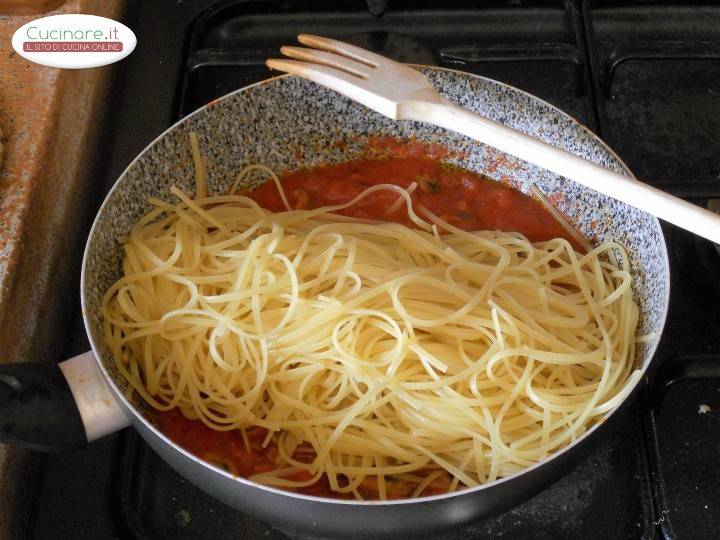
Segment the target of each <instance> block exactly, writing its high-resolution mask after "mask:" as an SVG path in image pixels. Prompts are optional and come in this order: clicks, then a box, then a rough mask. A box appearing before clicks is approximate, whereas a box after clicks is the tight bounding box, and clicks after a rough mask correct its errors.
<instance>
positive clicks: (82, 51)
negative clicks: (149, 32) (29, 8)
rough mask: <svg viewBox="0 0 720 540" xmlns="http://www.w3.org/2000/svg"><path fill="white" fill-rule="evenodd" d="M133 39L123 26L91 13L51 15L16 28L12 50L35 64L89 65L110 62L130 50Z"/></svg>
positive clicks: (132, 45) (61, 66) (132, 47)
mask: <svg viewBox="0 0 720 540" xmlns="http://www.w3.org/2000/svg"><path fill="white" fill-rule="evenodd" d="M136 43H137V39H136V38H135V34H134V33H133V31H132V30H130V29H129V28H128V27H127V26H125V25H124V24H122V23H119V22H117V21H114V20H112V19H107V18H105V17H97V16H95V15H71V14H68V15H52V16H50V17H43V18H42V19H36V20H34V21H31V22H29V23H27V24H25V25H23V26H21V27H20V28H18V29H17V31H16V32H15V34H14V35H13V38H12V46H13V49H15V51H16V52H17V53H18V54H19V55H20V56H22V57H23V58H26V59H27V60H30V61H31V62H35V63H38V64H42V65H45V66H50V67H59V68H70V69H80V68H90V67H97V66H104V65H107V64H112V63H113V62H117V61H118V60H122V59H123V58H125V57H126V56H127V55H128V54H130V53H131V52H133V49H135V45H136Z"/></svg>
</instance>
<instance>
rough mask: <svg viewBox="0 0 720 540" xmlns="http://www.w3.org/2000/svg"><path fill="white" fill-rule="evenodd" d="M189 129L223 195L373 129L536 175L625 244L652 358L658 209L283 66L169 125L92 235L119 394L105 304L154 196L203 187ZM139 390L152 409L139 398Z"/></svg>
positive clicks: (552, 124) (87, 287)
mask: <svg viewBox="0 0 720 540" xmlns="http://www.w3.org/2000/svg"><path fill="white" fill-rule="evenodd" d="M421 69H422V71H424V72H425V73H426V74H427V75H428V76H429V78H430V79H431V81H432V83H433V84H434V85H435V86H436V87H437V88H438V90H440V91H441V93H443V94H444V95H445V97H447V98H448V99H450V100H452V101H454V102H456V103H459V104H461V105H462V106H464V107H466V108H468V109H470V110H473V111H476V112H478V113H480V114H482V115H484V116H487V117H489V118H492V119H495V120H498V121H501V122H503V123H505V124H507V125H509V126H511V127H513V128H516V129H518V130H521V131H523V132H525V133H528V134H531V135H533V136H536V137H539V138H541V139H543V140H545V141H546V142H549V143H551V144H555V145H556V146H559V147H562V148H565V149H567V150H570V151H572V152H574V153H575V154H578V155H580V156H582V157H584V158H586V159H590V160H592V161H594V162H596V163H599V164H601V165H603V166H606V167H609V168H611V169H613V170H615V171H618V172H621V173H624V174H627V175H630V172H629V171H628V170H627V169H626V168H625V166H624V165H623V164H622V162H620V161H619V159H618V158H617V157H616V156H615V155H614V153H612V151H611V150H609V149H608V148H607V147H606V146H605V145H604V143H602V141H600V140H599V139H598V138H597V137H595V136H594V135H593V134H592V133H590V132H589V131H588V130H587V129H585V128H583V127H582V126H581V125H579V124H578V123H577V122H575V121H574V120H573V119H571V118H570V117H569V116H567V115H565V114H564V113H562V112H560V111H558V110H557V109H555V108H554V107H552V106H551V105H549V104H547V103H545V102H543V101H541V100H539V99H537V98H534V97H533V96H530V95H528V94H526V93H524V92H521V91H519V90H517V89H514V88H511V87H508V86H505V85H503V84H501V83H498V82H495V81H491V80H489V79H484V78H480V77H476V76H473V75H469V74H465V73H461V72H455V71H450V70H444V69H440V68H421ZM190 132H195V133H197V135H198V138H199V141H200V146H201V151H202V153H203V155H205V156H207V159H208V165H207V171H208V178H207V183H208V190H209V192H210V193H214V194H219V193H224V192H226V191H227V190H228V189H229V187H230V186H231V185H232V183H233V182H234V181H235V176H236V174H237V172H238V171H239V170H240V169H241V168H242V167H243V166H245V165H248V164H252V163H262V164H264V165H267V166H269V167H270V168H272V169H273V170H275V171H277V172H280V171H283V170H288V169H297V168H303V167H312V166H317V165H320V164H324V163H337V162H342V161H348V160H351V159H353V158H356V157H358V156H359V155H360V154H361V152H362V151H363V149H364V148H365V146H366V143H367V140H368V137H373V136H394V137H402V138H409V137H415V138H417V139H419V140H422V141H428V142H434V143H440V144H442V145H444V146H446V147H448V148H450V149H451V150H453V156H451V157H450V158H448V160H449V161H451V162H453V163H455V164H457V165H459V166H461V167H464V168H467V169H471V170H474V171H478V172H482V173H485V174H487V175H488V176H490V177H491V178H493V179H495V180H497V181H502V182H508V183H511V184H512V185H513V186H514V187H517V188H518V189H520V190H521V191H523V192H528V190H529V187H530V186H531V185H532V184H535V185H536V186H537V187H538V188H539V189H540V190H541V191H542V192H543V193H545V194H546V195H548V196H549V198H550V200H551V201H552V202H553V204H555V205H556V206H557V207H558V208H559V209H560V211H561V212H562V213H563V214H564V215H565V216H567V217H568V219H569V220H570V222H571V223H573V224H574V225H575V226H576V228H577V229H578V230H579V231H580V232H582V233H583V234H584V235H585V236H586V237H588V238H592V239H597V240H600V241H605V240H614V241H617V242H619V243H620V244H622V245H624V246H625V247H626V249H627V250H628V252H629V253H630V258H631V260H630V266H631V272H632V274H633V277H634V280H635V295H636V300H637V301H638V303H639V306H640V328H639V333H641V334H649V333H654V337H653V338H652V339H650V340H649V341H647V342H645V343H641V344H638V351H637V361H638V362H639V365H641V366H643V367H646V366H647V364H648V363H649V361H650V359H651V357H652V354H653V352H654V350H655V347H656V345H657V341H658V340H659V337H660V332H661V330H662V326H663V324H664V319H665V314H666V311H667V302H668V294H669V291H668V287H669V276H668V265H667V252H666V247H665V242H664V239H663V237H662V232H661V230H660V226H659V223H658V221H657V219H655V218H653V217H652V216H650V215H648V214H645V213H644V212H641V211H639V210H636V209H634V208H632V207H630V206H627V205H625V204H623V203H620V202H618V201H615V200H613V199H611V198H609V197H606V196H604V195H601V194H599V193H596V192H593V191H591V190H588V189H587V188H584V187H583V186H580V185H579V184H576V183H574V182H572V181H569V180H565V179H563V178H561V177H558V176H557V175H555V174H554V173H551V172H548V171H545V170H541V169H539V168H537V167H534V166H532V165H530V164H527V163H525V162H522V161H520V160H518V159H516V158H514V157H512V156H508V155H506V154H502V153H499V152H497V151H496V150H494V149H493V148H491V147H488V146H485V145H482V144H480V143H477V142H475V141H472V140H470V139H468V138H466V137H464V136H461V135H458V134H455V133H452V132H448V131H445V130H443V129H440V128H435V127H433V126H429V125H426V124H420V123H416V122H407V121H403V122H396V121H393V120H389V119H387V118H385V117H382V116H380V115H379V114H377V113H374V112H372V111H370V110H368V109H366V108H365V107H363V106H361V105H358V104H356V103H354V102H351V101H350V100H348V99H346V98H344V97H342V96H340V95H338V94H336V93H335V92H332V91H330V90H326V89H324V88H321V87H319V86H317V85H315V84H312V83H309V82H306V81H304V80H301V79H298V78H295V77H279V78H275V79H271V80H269V81H265V82H262V83H258V84H256V85H253V86H250V87H247V88H245V89H242V90H239V91H237V92H235V93H232V94H229V95H228V96H225V97H224V98H222V99H220V100H217V101H215V102H212V103H211V104H209V105H207V106H206V107H204V108H202V109H200V110H198V111H196V112H195V113H193V114H192V115H190V116H188V117H186V118H185V119H183V120H182V121H181V122H179V123H178V124H176V125H175V126H173V127H172V128H170V129H169V130H168V131H166V132H165V133H164V134H162V135H161V136H160V137H158V138H157V139H156V140H155V141H154V142H153V143H151V144H150V146H148V147H147V148H146V149H145V150H144V151H143V153H142V154H141V155H140V156H138V158H137V159H136V160H135V161H133V162H132V163H131V164H130V166H129V167H128V168H127V169H126V170H125V172H124V173H123V174H122V176H121V177H120V178H119V180H118V181H117V183H116V185H115V186H114V188H113V190H112V191H111V192H110V194H109V195H108V197H107V199H106V201H105V203H104V205H103V207H102V208H101V210H100V213H99V214H98V216H97V218H96V222H95V225H94V227H93V231H92V233H91V236H90V239H89V241H88V246H87V250H86V253H85V260H84V269H83V282H82V284H81V287H82V295H83V302H84V316H85V320H86V326H87V328H88V332H89V334H90V338H91V342H92V343H93V347H94V349H95V352H96V354H97V355H98V357H99V359H100V361H101V363H102V365H103V366H104V368H105V369H106V371H107V372H108V373H109V375H110V377H111V379H112V380H113V382H114V384H115V385H116V388H117V390H118V391H119V392H118V393H124V391H125V390H126V383H125V381H124V379H123V378H122V377H120V376H119V374H118V373H117V371H116V370H115V368H114V360H113V358H112V356H111V354H110V352H109V350H108V349H107V347H106V346H105V344H104V338H103V330H102V319H101V316H100V309H99V308H100V305H101V302H102V298H103V295H104V293H105V291H106V290H107V289H108V288H109V287H110V286H111V285H112V283H113V282H115V281H116V280H117V279H118V278H119V277H120V272H121V259H122V243H121V239H122V238H124V237H125V236H126V235H128V233H129V231H130V230H131V228H132V226H133V224H134V223H135V222H136V221H137V220H138V219H139V218H140V217H141V216H142V215H143V214H145V213H146V212H147V211H148V210H149V209H150V205H149V204H148V202H147V199H148V197H158V198H161V199H164V200H172V199H173V196H172V195H171V194H170V187H171V186H173V185H176V186H178V187H179V188H181V189H182V190H184V191H185V192H187V193H193V192H194V180H193V167H192V158H191V151H190V143H189V133H190ZM339 141H342V144H337V143H338V142H339ZM251 181H252V180H251ZM245 187H248V186H245ZM130 401H131V402H132V403H133V405H135V406H136V407H140V408H142V404H140V403H138V402H137V400H136V399H135V398H134V397H131V398H130Z"/></svg>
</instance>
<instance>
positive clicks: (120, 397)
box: [80, 64, 670, 506]
mask: <svg viewBox="0 0 720 540" xmlns="http://www.w3.org/2000/svg"><path fill="white" fill-rule="evenodd" d="M408 65H410V66H412V67H415V68H422V69H426V70H431V71H439V72H451V73H454V74H458V75H460V76H462V77H471V78H474V79H479V80H483V81H487V82H489V83H490V84H491V85H493V84H494V85H497V86H499V87H504V88H508V89H510V90H512V91H514V92H517V93H519V94H521V95H524V96H526V97H528V98H530V99H531V100H532V101H534V102H537V103H541V104H543V105H544V106H546V107H547V108H548V109H550V110H551V111H553V112H554V113H556V114H559V115H561V116H562V117H564V118H565V119H567V120H569V121H570V122H571V123H573V124H575V125H577V126H578V127H579V128H580V129H581V130H582V131H583V132H584V133H585V134H586V135H588V136H589V137H590V138H591V139H594V140H595V141H597V142H598V143H599V144H600V146H601V148H602V149H603V151H605V152H606V153H607V155H609V156H610V157H611V158H613V159H615V160H616V161H617V163H619V164H620V165H621V166H622V168H623V172H624V173H626V174H629V176H630V177H631V178H635V175H634V174H633V173H632V171H631V170H630V168H629V167H628V166H627V164H626V163H625V162H624V161H623V160H622V159H620V157H619V156H618V155H617V153H616V152H615V151H614V150H613V149H612V148H610V147H609V146H608V144H607V143H606V142H605V141H604V140H603V139H601V138H600V137H599V136H598V135H596V134H595V133H593V132H592V131H591V130H590V129H589V128H588V127H587V126H585V125H584V124H583V123H582V122H580V121H579V120H577V119H576V118H574V117H573V116H571V115H570V114H568V113H566V112H565V111H563V110H561V109H559V108H558V107H556V106H555V105H553V104H551V103H549V102H547V101H545V100H543V99H541V98H539V97H537V96H535V95H533V94H530V93H529V92H526V91H524V90H521V89H519V88H516V87H514V86H512V85H509V84H506V83H503V82H500V81H497V80H495V79H491V78H489V77H483V76H481V75H475V74H473V73H468V72H466V71H462V70H458V69H452V68H444V67H438V66H430V65H425V64H408ZM288 77H293V76H292V75H287V74H283V75H277V76H274V77H270V78H268V79H264V80H262V81H258V82H256V83H253V84H250V85H247V86H244V87H242V88H238V89H236V90H233V91H232V92H229V93H227V94H225V95H223V96H221V97H218V98H216V99H214V100H212V101H210V102H208V103H206V104H205V105H203V106H202V107H199V108H197V109H195V110H194V111H192V112H191V113H189V114H188V115H186V116H184V117H182V118H181V119H179V120H178V121H177V122H175V123H173V124H172V125H171V126H169V127H168V128H167V129H165V130H164V131H163V132H162V133H160V134H159V135H158V136H157V137H155V138H154V139H153V140H152V141H151V142H150V143H148V144H147V145H146V146H145V148H143V150H142V151H141V152H140V153H139V154H138V155H137V156H135V158H134V159H133V160H132V161H131V162H130V163H129V164H128V165H127V167H125V169H124V170H123V172H122V173H121V174H120V175H119V176H118V178H117V180H115V182H114V183H113V185H112V187H111V188H110V190H109V191H108V193H107V195H106V196H105V199H104V200H103V202H102V204H101V205H100V207H99V208H98V211H97V214H96V215H95V219H94V220H93V224H92V227H91V228H90V232H89V233H88V237H87V240H86V243H85V249H84V251H83V260H82V267H81V272H80V303H81V308H82V316H83V324H84V326H85V332H86V334H87V336H88V340H89V342H90V346H91V349H92V352H93V356H94V357H95V361H96V363H97V366H98V368H99V369H100V371H101V373H102V374H103V376H104V378H105V382H106V383H107V384H108V387H109V388H110V389H111V392H112V394H113V396H114V397H115V399H116V400H117V401H118V403H119V404H120V405H121V406H122V408H123V409H125V410H126V411H129V412H130V414H131V416H132V418H131V423H133V424H134V423H135V422H136V421H139V422H141V423H142V425H143V426H144V428H146V429H148V430H150V431H151V432H152V434H153V435H154V436H155V437H157V438H158V439H160V440H161V441H162V442H163V443H164V444H166V445H168V446H169V447H170V448H172V449H173V450H175V451H176V452H179V453H181V454H182V455H183V456H184V457H185V458H187V459H190V460H192V461H194V462H195V463H196V464H197V465H200V466H201V467H204V468H207V469H209V470H211V471H213V472H214V473H217V474H220V475H222V476H224V477H225V478H226V479H228V480H231V481H235V482H239V483H240V484H243V485H244V486H247V487H251V488H258V489H261V490H263V491H266V492H269V493H272V494H275V495H282V496H285V497H291V498H293V499H296V500H299V501H303V502H311V503H315V504H317V503H320V504H324V505H338V506H401V505H410V504H418V503H431V502H433V501H440V500H442V501H447V500H448V499H454V498H460V497H466V496H472V495H474V494H476V493H478V492H481V491H485V490H491V489H494V488H497V487H498V486H502V485H504V484H505V483H507V482H510V481H513V480H517V479H519V478H522V477H523V476H525V475H527V474H530V473H532V472H534V471H536V470H537V469H539V468H540V467H542V466H544V465H547V464H548V463H550V462H552V461H555V460H556V459H557V458H560V456H562V455H564V454H565V453H566V452H568V451H570V450H571V449H572V448H574V447H576V446H578V445H579V444H582V443H583V442H584V441H586V440H588V439H589V438H590V437H594V436H595V435H594V434H595V433H596V432H597V430H598V429H599V428H601V427H602V426H603V425H604V424H605V423H607V421H608V420H609V419H610V418H611V417H613V416H614V415H615V413H616V412H617V411H618V410H619V409H620V408H621V407H623V405H624V404H625V403H626V402H627V401H628V400H629V399H631V398H632V397H633V396H634V395H635V393H636V392H637V391H638V389H639V387H640V384H641V383H643V381H645V375H646V373H647V370H648V368H649V366H650V364H651V363H652V361H653V359H654V358H655V354H656V353H657V349H658V346H659V344H660V341H661V338H662V335H663V332H664V330H665V324H666V322H667V315H668V311H669V305H670V261H669V256H668V250H667V241H666V239H665V235H664V233H663V230H662V227H661V226H660V220H659V219H658V218H657V217H655V216H652V215H650V216H649V217H650V218H651V220H652V226H654V227H655V228H656V229H657V231H658V232H659V235H660V238H662V249H661V252H662V253H661V255H662V263H663V273H664V277H665V279H664V281H665V283H664V286H665V295H664V298H662V302H663V305H664V309H663V313H662V316H661V318H660V321H659V328H658V330H657V339H656V340H655V342H654V343H653V344H652V346H651V347H650V348H649V350H648V353H647V358H648V360H647V361H646V362H645V364H644V365H643V366H641V368H640V372H641V376H640V377H638V380H637V381H636V382H635V383H634V384H633V385H632V387H630V388H629V390H628V392H627V395H626V396H625V398H624V399H623V400H622V401H620V403H618V404H617V405H616V406H615V407H613V408H612V409H610V411H608V412H607V413H606V414H605V416H604V417H603V421H602V422H598V423H596V424H595V425H594V426H592V427H590V428H589V429H588V430H587V431H586V432H585V433H583V434H582V435H581V436H580V437H579V438H577V439H576V440H575V441H573V442H572V443H570V444H569V445H567V446H565V447H564V448H562V449H560V450H558V451H557V452H555V453H553V454H551V455H550V456H549V457H548V458H547V459H545V460H543V461H539V462H537V463H535V464H533V465H531V466H530V467H526V468H524V469H522V470H520V471H517V472H515V473H513V474H511V475H509V476H505V477H502V478H498V479H496V480H493V481H492V482H488V483H485V484H480V485H479V486H475V487H472V488H465V489H463V490H459V491H455V492H452V493H445V494H441V495H430V496H423V497H417V498H413V499H408V498H406V499H394V500H385V501H380V500H367V501H358V500H344V499H332V498H329V497H318V496H315V495H304V494H301V493H295V492H292V491H285V490H282V489H278V488H276V487H272V486H266V485H264V484H259V483H257V482H253V481H252V480H249V479H248V478H244V477H241V476H234V475H232V474H231V473H229V472H227V471H225V470H223V469H221V468H219V467H217V466H215V465H212V464H210V463H208V462H206V461H204V460H202V459H200V458H199V457H197V456H195V455H194V454H192V453H191V452H189V451H187V450H186V449H185V448H183V447H181V446H180V445H178V444H176V443H175V442H173V441H172V440H170V439H169V438H168V437H167V436H166V435H165V434H164V433H163V432H162V431H160V430H159V429H158V428H157V427H156V426H154V425H153V424H152V423H151V422H149V421H148V420H147V419H146V418H145V417H144V416H143V415H142V414H141V413H140V412H139V411H138V410H137V408H136V407H135V406H134V405H132V404H131V403H130V402H129V401H128V400H127V398H126V397H125V395H124V393H123V392H122V391H121V390H120V389H119V388H118V387H117V385H116V384H115V380H114V379H113V378H112V376H111V375H110V373H109V372H108V370H107V369H106V368H105V366H104V365H103V363H102V361H101V360H100V358H99V356H98V354H97V353H96V351H97V350H98V347H97V346H96V344H95V339H94V337H93V334H92V332H91V330H90V324H89V320H88V311H87V305H86V299H85V290H86V288H85V285H86V279H87V274H86V270H87V261H88V253H89V249H90V244H91V242H92V239H93V238H94V235H95V229H96V226H97V225H98V222H99V220H100V217H101V216H102V214H103V211H104V209H105V207H106V205H107V204H108V201H109V200H110V198H111V196H112V195H113V194H114V193H115V190H116V189H119V188H118V186H119V184H120V183H121V181H122V180H123V179H124V178H125V176H126V174H127V173H128V171H129V170H130V169H131V168H132V167H133V166H134V165H135V164H136V163H137V162H138V161H139V160H140V159H141V158H142V157H143V156H144V155H145V154H146V153H147V152H148V151H149V150H150V149H151V148H152V147H153V146H155V144H156V143H158V142H159V141H160V140H162V139H163V138H164V137H165V136H166V135H167V134H168V133H170V132H171V131H173V130H174V129H176V128H177V127H178V126H180V125H181V124H183V123H184V122H186V121H188V120H189V119H190V118H192V117H194V116H195V115H197V114H200V113H202V112H204V111H205V110H206V109H207V108H209V107H212V106H213V105H214V104H216V103H218V102H220V101H224V100H226V99H229V98H231V97H232V96H234V95H235V94H238V93H241V92H247V91H249V90H251V89H253V88H255V87H258V86H262V85H266V84H271V83H273V82H275V81H277V80H279V79H284V78H288ZM133 428H134V429H135V427H134V426H133Z"/></svg>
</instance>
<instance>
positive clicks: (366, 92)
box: [267, 34, 720, 243]
mask: <svg viewBox="0 0 720 540" xmlns="http://www.w3.org/2000/svg"><path fill="white" fill-rule="evenodd" d="M298 40H299V41H300V43H302V44H303V45H307V47H310V48H305V47H282V48H281V49H280V51H281V52H282V54H284V55H285V56H288V57H290V58H292V60H287V59H284V58H283V59H270V60H268V61H267V65H268V67H269V68H270V69H276V70H279V71H285V72H287V73H291V74H293V75H298V76H300V77H304V78H305V79H308V80H311V81H314V82H316V83H318V84H321V85H322V86H326V87H328V88H331V89H332V90H335V91H337V92H339V93H341V94H343V95H345V96H347V97H349V98H351V99H353V100H355V101H358V102H360V103H362V104H363V105H365V106H366V107H369V108H371V109H374V110H376V111H377V112H379V113H381V114H384V115H385V116H388V117H390V118H393V119H395V120H416V121H420V122H428V123H430V124H433V125H436V126H440V127H443V128H445V129H448V130H451V131H457V132H458V133H461V134H463V135H466V136H468V137H471V138H473V139H476V140H478V141H480V142H483V143H485V144H488V145H490V146H494V147H495V148H497V149H498V150H500V151H502V152H505V153H507V154H512V155H514V156H517V157H519V158H520V159H523V160H525V161H529V162H530V163H533V164H535V165H538V166H540V167H542V168H544V169H547V170H550V171H552V172H554V173H556V174H559V175H561V176H564V177H566V178H570V179H572V180H575V181H576V182H578V183H580V184H582V185H584V186H587V187H589V188H591V189H594V190H596V191H599V192H601V193H604V194H606V195H609V196H611V197H614V198H616V199H618V200H620V201H622V202H624V203H627V204H629V205H632V206H634V207H636V208H639V209H640V210H644V211H645V212H648V213H650V214H653V215H655V216H657V217H659V218H662V219H664V220H666V221H669V222H670V223H674V224H675V225H677V226H678V227H682V228H684V229H687V230H688V231H691V232H693V233H695V234H697V235H699V236H702V237H704V238H707V239H709V240H712V241H714V242H716V243H720V216H718V215H717V214H714V213H712V212H709V211H708V210H705V209H704V208H700V207H699V206H696V205H694V204H691V203H689V202H687V201H684V200H682V199H679V198H677V197H674V196H672V195H670V194H668V193H665V192H664V191H660V190H659V189H656V188H654V187H652V186H649V185H647V184H644V183H643V182H640V181H638V180H635V179H633V178H629V177H627V176H623V175H620V174H617V173H615V172H613V171H611V170H609V169H606V168H604V167H602V166H600V165H597V164H595V163H592V162H590V161H587V160H585V159H583V158H581V157H578V156H576V155H574V154H572V153H570V152H567V151H565V150H562V149H560V148H557V147H555V146H553V145H551V144H548V143H545V142H543V141H541V140H539V139H535V138H533V137H531V136H529V135H526V134H524V133H521V132H519V131H516V130H514V129H512V128H509V127H507V126H505V125H503V124H501V123H499V122H495V121H494V120H490V119H489V118H485V117H482V116H480V115H477V114H474V113H472V112H470V111H467V110H465V109H463V108H462V107H459V106H458V105H455V104H454V103H451V102H449V101H448V100H446V99H445V98H443V97H442V96H441V95H440V94H439V93H438V92H437V91H436V90H435V89H434V88H433V87H432V86H431V84H430V82H429V81H428V80H427V78H426V77H425V76H424V75H423V74H422V73H420V72H419V71H417V70H415V69H413V68H411V67H409V66H406V65H404V64H401V63H399V62H395V61H393V60H390V59H388V58H385V57H384V56H380V55H379V54H375V53H372V52H370V51H366V50H365V49H362V48H360V47H356V46H355V45H350V44H348V43H343V42H342V41H336V40H334V39H328V38H324V37H319V36H311V35H307V34H300V35H299V36H298Z"/></svg>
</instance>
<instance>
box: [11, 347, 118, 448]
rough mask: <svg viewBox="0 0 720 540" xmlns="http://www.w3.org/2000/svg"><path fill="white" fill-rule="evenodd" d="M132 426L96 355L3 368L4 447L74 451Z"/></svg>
mask: <svg viewBox="0 0 720 540" xmlns="http://www.w3.org/2000/svg"><path fill="white" fill-rule="evenodd" d="M129 424H130V418H129V416H128V413H127V412H126V410H125V409H123V407H122V406H121V405H120V403H119V402H118V401H117V400H116V399H115V397H114V395H113V393H112V391H111V390H110V387H109V386H108V384H107V379H105V375H104V374H103V372H102V371H101V370H100V368H99V367H98V363H97V362H96V360H95V356H94V355H93V353H92V351H88V352H86V353H83V354H79V355H78V356H76V357H74V358H71V359H70V360H65V361H64V362H61V363H60V364H51V363H46V362H31V363H27V364H25V363H23V364H0V443H13V444H17V445H19V446H24V447H27V448H31V449H33V450H42V451H45V452H53V451H57V450H69V449H73V448H82V447H84V446H86V445H87V443H88V442H92V441H94V440H95V439H99V438H100V437H104V436H105V435H107V434H109V433H113V432H115V431H118V430H120V429H123V428H124V427H126V426H128V425H129Z"/></svg>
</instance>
